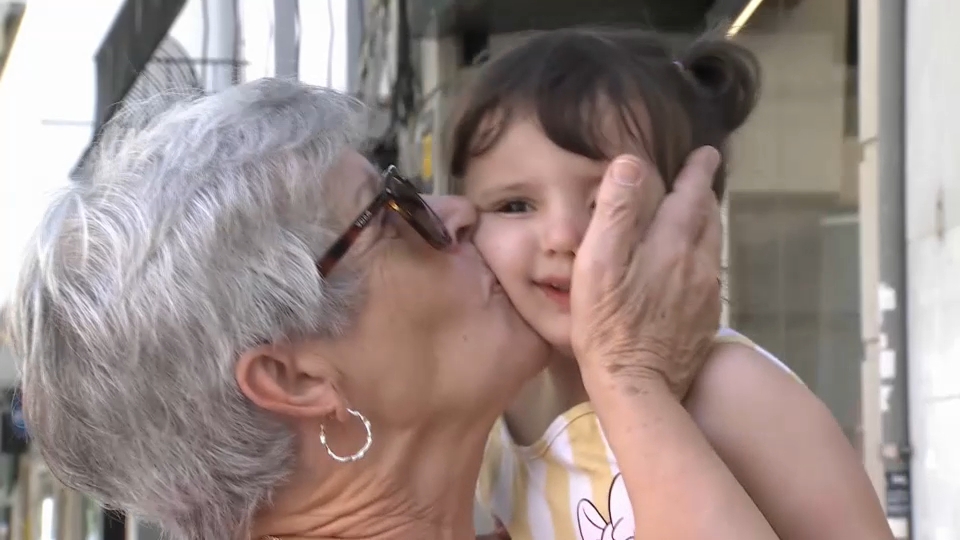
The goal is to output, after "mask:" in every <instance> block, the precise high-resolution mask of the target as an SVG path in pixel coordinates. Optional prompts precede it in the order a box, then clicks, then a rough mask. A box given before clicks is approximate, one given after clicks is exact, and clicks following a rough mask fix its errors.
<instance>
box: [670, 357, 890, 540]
mask: <svg viewBox="0 0 960 540" xmlns="http://www.w3.org/2000/svg"><path fill="white" fill-rule="evenodd" d="M685 405H686V407H687V409H688V410H689V411H690V414H691V415H692V416H693V417H694V419H695V421H696V422H697V424H698V425H699V426H700V429H701V430H703V432H704V433H705V434H706V436H707V438H708V439H709V440H710V443H711V444H712V445H713V447H714V448H715V449H716V451H717V453H718V454H719V455H720V457H721V458H722V459H723V460H724V462H725V463H726V464H727V466H728V467H729V468H730V470H731V471H732V472H733V474H734V475H735V476H736V478H737V480H739V481H740V484H741V485H742V486H743V487H744V489H745V490H746V491H747V493H748V494H749V495H750V497H751V498H752V499H753V500H754V502H755V503H756V504H757V507H758V508H759V509H760V511H761V512H763V514H764V516H765V517H766V518H767V520H768V521H769V522H770V524H771V525H772V526H773V528H774V530H775V531H776V532H777V534H778V535H779V536H780V537H781V538H789V539H790V540H860V539H862V540H868V539H869V540H877V539H892V538H893V535H892V534H891V532H890V529H889V527H888V525H887V521H886V518H885V516H884V513H883V510H882V508H881V506H880V503H879V501H878V500H877V496H876V493H875V492H874V490H873V487H872V485H871V484H870V481H869V479H868V478H867V475H866V472H865V471H864V469H863V466H862V464H861V462H860V459H859V457H858V456H857V455H856V453H855V452H854V450H853V448H852V447H851V446H850V444H849V442H848V441H847V439H846V437H845V436H844V434H843V432H842V431H841V429H840V426H839V425H838V424H837V422H836V421H835V420H834V418H833V416H832V415H831V414H830V411H829V410H827V408H826V407H825V406H824V405H823V403H821V402H820V400H819V399H818V398H817V397H816V396H815V395H813V393H812V392H810V391H809V390H808V389H807V388H806V387H805V386H803V385H802V384H800V383H798V382H797V381H796V380H794V378H793V377H792V376H791V375H790V374H788V373H786V372H784V370H783V369H781V368H780V367H779V366H777V365H775V364H773V363H772V362H771V361H770V360H769V359H767V358H765V357H764V356H763V355H762V354H761V353H759V352H757V351H756V350H754V349H752V348H750V347H747V346H744V345H740V344H722V345H719V346H718V347H717V348H716V349H715V351H714V353H713V356H712V357H711V359H710V360H709V361H708V362H707V365H706V366H705V367H704V368H703V371H702V372H701V373H700V375H699V377H698V379H697V381H696V383H695V384H694V386H693V388H692V389H691V391H690V394H689V395H688V397H687V400H686V403H685Z"/></svg>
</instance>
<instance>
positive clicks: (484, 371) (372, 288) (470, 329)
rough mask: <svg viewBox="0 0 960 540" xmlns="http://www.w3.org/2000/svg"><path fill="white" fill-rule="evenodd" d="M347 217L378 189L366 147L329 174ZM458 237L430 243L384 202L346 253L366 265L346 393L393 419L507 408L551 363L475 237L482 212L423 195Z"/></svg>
mask: <svg viewBox="0 0 960 540" xmlns="http://www.w3.org/2000/svg"><path fill="white" fill-rule="evenodd" d="M328 179H329V180H328V181H330V182H333V183H335V185H336V186H337V187H336V189H333V190H332V191H333V193H332V195H333V196H337V197H341V198H342V200H343V201H344V204H343V205H342V208H343V212H342V214H343V215H342V216H338V217H340V218H341V219H340V220H339V221H340V222H341V223H349V222H350V221H351V220H353V219H354V218H355V217H356V215H357V214H358V213H359V212H360V211H361V209H362V208H363V207H365V206H366V205H367V204H368V203H369V202H370V201H371V200H372V199H373V197H374V196H375V195H376V194H377V192H378V191H379V190H380V185H381V184H380V178H379V175H378V173H377V172H376V171H375V170H374V169H373V167H372V166H371V165H370V164H369V163H368V162H367V161H366V160H365V159H363V158H362V157H361V156H360V155H359V154H356V153H352V152H351V153H349V154H347V155H345V156H344V157H343V158H342V159H341V160H340V161H339V162H338V163H337V164H336V166H335V167H334V168H333V169H332V170H331V171H330V172H329V173H328ZM425 199H426V200H427V202H428V203H429V204H430V206H431V207H432V208H433V209H434V211H435V212H436V214H437V215H438V216H439V217H440V218H441V220H442V221H443V222H444V224H445V225H446V227H447V229H448V230H449V232H450V234H451V236H453V237H454V238H455V239H456V240H455V242H454V245H453V246H452V247H450V248H449V249H447V250H445V251H438V250H436V249H433V248H431V247H430V246H429V245H428V244H427V243H426V242H425V241H424V240H423V238H422V237H421V236H420V235H419V234H418V233H417V232H416V231H415V230H414V229H413V228H411V227H410V225H409V224H407V223H406V222H405V221H404V220H403V218H402V217H400V216H399V215H398V214H397V213H395V212H393V211H391V210H384V211H383V212H382V214H381V215H380V216H379V218H380V219H376V220H374V222H373V223H371V224H370V225H369V226H368V227H367V228H366V229H364V231H363V233H362V234H361V236H360V238H359V239H358V241H357V243H356V244H354V246H353V247H351V249H350V250H349V252H348V253H347V258H346V259H345V260H344V263H343V265H344V267H340V266H337V267H335V268H334V269H333V270H332V272H331V276H332V275H334V274H335V273H336V272H337V271H348V272H351V271H355V270H356V269H359V270H360V272H361V273H362V275H363V276H364V280H365V285H364V287H365V291H366V296H365V301H364V305H363V306H362V307H361V308H360V310H359V315H358V318H357V320H356V324H355V325H354V326H352V330H351V331H350V333H349V334H348V335H347V336H346V337H344V338H343V339H342V340H338V341H340V342H341V343H338V344H337V345H336V350H337V351H340V352H341V353H342V357H343V358H342V360H339V359H338V360H337V367H338V369H340V370H342V371H343V372H344V373H345V377H344V378H343V385H344V388H343V392H344V395H345V396H347V397H348V398H349V399H351V400H352V401H351V404H352V406H354V407H355V408H358V409H359V410H361V411H371V412H373V411H376V413H374V414H378V415H380V416H381V417H383V416H389V417H392V418H390V420H389V421H390V422H391V423H393V422H400V423H403V422H418V421H422V420H423V419H424V418H428V417H433V418H436V417H438V416H443V415H450V416H451V418H453V419H455V420H461V421H462V418H463V417H464V414H467V417H469V415H470V414H474V415H476V414H478V412H480V411H486V412H490V413H491V414H494V413H495V414H499V412H501V410H502V408H503V407H505V405H506V404H507V403H508V402H509V400H510V399H511V398H512V397H513V394H515V393H516V392H517V391H518V390H519V387H520V385H521V384H522V383H523V382H524V381H525V380H527V379H528V378H530V377H532V376H533V375H534V374H536V372H537V371H538V370H539V369H541V368H542V367H543V362H544V361H545V358H546V354H547V346H546V344H545V343H544V342H543V341H542V340H541V339H540V338H539V337H538V336H537V335H536V333H535V332H533V330H532V329H531V328H530V327H529V326H528V325H527V324H526V323H525V322H524V321H523V319H522V318H521V317H520V316H519V315H518V314H517V312H516V310H515V309H514V307H513V305H512V304H511V302H510V300H509V298H508V297H507V295H506V294H505V293H504V290H503V288H502V287H501V286H500V285H499V283H498V282H497V280H496V278H495V277H494V274H493V273H492V272H491V271H490V269H489V268H488V267H487V265H486V264H485V263H484V261H483V259H482V258H481V257H480V254H479V252H478V250H477V248H476V246H475V245H474V243H473V233H474V230H475V228H476V224H477V213H476V211H475V209H474V208H473V206H472V205H471V204H470V203H469V202H468V201H467V200H466V199H464V198H461V197H425Z"/></svg>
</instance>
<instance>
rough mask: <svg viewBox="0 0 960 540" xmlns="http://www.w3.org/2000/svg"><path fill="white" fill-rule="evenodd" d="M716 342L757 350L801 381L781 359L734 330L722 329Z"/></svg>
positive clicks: (724, 327)
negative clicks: (735, 344)
mask: <svg viewBox="0 0 960 540" xmlns="http://www.w3.org/2000/svg"><path fill="white" fill-rule="evenodd" d="M716 341H717V343H737V344H740V345H743V346H745V347H749V348H751V349H753V350H755V351H756V352H757V353H759V354H760V356H762V357H764V358H766V359H767V360H769V361H770V362H772V363H773V364H774V365H776V366H777V367H779V368H780V369H782V370H784V371H786V372H787V373H789V374H790V375H791V376H793V377H794V378H795V379H796V380H797V381H800V378H799V377H798V376H797V374H796V373H794V372H793V370H792V369H790V368H789V367H788V366H787V365H786V364H784V363H783V362H782V361H781V360H780V359H779V358H777V357H776V356H774V355H773V354H772V353H770V352H769V351H767V350H766V349H764V348H763V347H761V346H759V345H757V344H756V343H754V342H753V340H751V339H750V338H748V337H747V336H745V335H743V334H741V333H740V332H737V331H736V330H734V329H732V328H728V327H726V326H723V327H721V328H720V330H719V331H718V332H717V337H716ZM800 382H802V381H800Z"/></svg>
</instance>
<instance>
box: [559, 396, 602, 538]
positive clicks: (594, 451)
mask: <svg viewBox="0 0 960 540" xmlns="http://www.w3.org/2000/svg"><path fill="white" fill-rule="evenodd" d="M570 412H573V411H570ZM579 413H580V417H579V418H576V419H574V420H573V421H572V422H571V423H570V424H569V425H568V426H567V436H568V437H569V438H570V448H571V451H572V455H573V464H574V467H575V468H576V469H577V470H579V471H581V472H582V473H584V474H586V475H588V476H589V477H590V491H591V499H592V501H593V504H594V505H595V506H596V507H597V510H599V511H600V513H601V514H603V516H604V517H606V518H608V519H609V516H610V508H609V506H610V503H609V494H610V484H612V483H613V470H612V469H611V467H610V461H609V460H608V459H607V452H606V448H605V447H604V445H603V439H602V438H601V435H600V422H599V420H597V417H596V415H595V414H588V415H584V414H583V413H582V411H579ZM572 519H576V516H573V517H572V518H571V520H572Z"/></svg>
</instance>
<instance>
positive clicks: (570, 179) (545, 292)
mask: <svg viewBox="0 0 960 540" xmlns="http://www.w3.org/2000/svg"><path fill="white" fill-rule="evenodd" d="M606 166H607V163H606V162H602V161H593V160H590V159H588V158H585V157H583V156H580V155H577V154H574V153H571V152H567V151H566V150H563V149H562V148H559V147H558V146H556V145H555V144H553V143H552V142H551V141H550V140H549V139H548V138H547V137H546V135H545V134H544V133H543V131H542V130H541V129H540V127H539V125H538V124H537V123H536V122H535V121H533V120H522V119H521V120H518V121H516V122H514V123H513V124H512V125H511V126H509V127H508V128H507V129H506V131H505V132H504V134H503V136H502V137H501V139H500V141H499V142H498V143H497V144H496V145H495V146H494V147H493V148H492V149H490V151H488V152H486V153H485V154H483V155H481V156H479V157H476V158H473V159H471V160H470V162H469V163H468V165H467V167H466V170H465V174H464V184H465V187H466V195H467V198H469V199H470V201H471V202H472V203H474V204H475V205H476V206H477V208H478V209H479V212H480V219H479V225H478V228H477V233H476V240H475V242H476V245H477V247H478V248H479V249H480V252H481V253H482V254H483V256H484V259H485V260H486V261H487V263H488V264H489V265H490V268H491V269H492V270H493V272H494V274H496V276H497V278H498V279H499V280H500V283H502V284H503V288H504V289H505V290H506V291H507V294H508V295H509V297H510V299H511V300H512V301H513V304H514V305H515V306H516V308H517V310H518V311H519V312H520V314H521V315H522V316H523V318H524V319H526V320H527V322H529V323H530V325H531V326H533V328H534V329H535V330H536V331H537V333H539V334H540V335H541V336H543V338H544V339H546V340H547V341H548V342H549V343H550V344H551V345H552V346H554V347H555V348H557V349H559V350H561V351H566V352H568V353H569V352H570V276H571V272H572V269H573V259H574V256H575V255H576V252H577V248H578V247H579V246H580V241H581V240H582V239H583V235H584V233H585V232H586V229H587V225H588V224H589V223H590V216H591V214H592V212H593V207H594V199H595V196H596V191H597V188H598V187H599V184H600V179H601V178H602V176H603V173H604V170H605V168H606Z"/></svg>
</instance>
